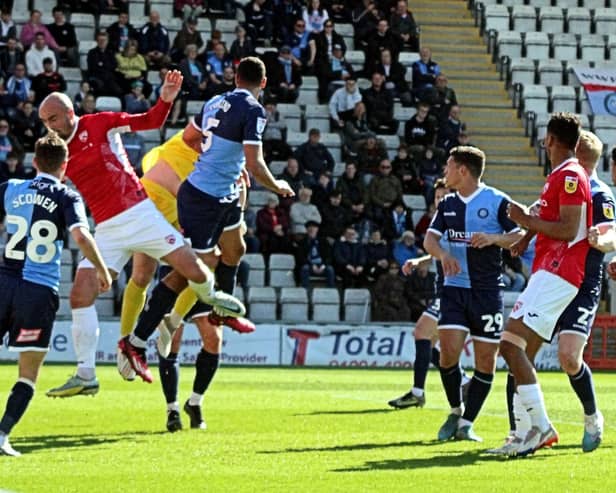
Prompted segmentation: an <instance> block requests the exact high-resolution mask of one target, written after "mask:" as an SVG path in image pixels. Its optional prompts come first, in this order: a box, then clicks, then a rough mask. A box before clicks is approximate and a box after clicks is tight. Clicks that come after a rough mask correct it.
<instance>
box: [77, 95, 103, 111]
mask: <svg viewBox="0 0 616 493" xmlns="http://www.w3.org/2000/svg"><path fill="white" fill-rule="evenodd" d="M94 113H98V110H97V109H96V98H95V97H94V94H92V93H91V92H90V93H88V94H86V95H85V97H84V98H83V100H82V101H81V108H79V110H77V109H76V110H75V114H76V115H77V116H83V115H92V114H94Z"/></svg>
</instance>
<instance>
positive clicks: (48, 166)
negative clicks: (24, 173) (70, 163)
mask: <svg viewBox="0 0 616 493" xmlns="http://www.w3.org/2000/svg"><path fill="white" fill-rule="evenodd" d="M67 158H68V147H67V146H66V142H64V141H63V140H62V139H61V138H60V136H59V135H58V134H57V133H56V132H52V131H49V132H48V133H47V135H45V136H43V137H41V138H40V139H38V140H37V141H36V143H35V144H34V161H35V163H36V167H37V169H38V170H39V171H42V172H43V173H54V172H56V171H58V169H60V166H61V165H62V163H64V162H65V161H66V160H67Z"/></svg>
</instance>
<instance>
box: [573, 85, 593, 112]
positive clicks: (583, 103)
mask: <svg viewBox="0 0 616 493" xmlns="http://www.w3.org/2000/svg"><path fill="white" fill-rule="evenodd" d="M577 106H578V108H579V109H580V113H582V114H584V115H590V114H592V109H591V108H590V103H589V102H588V98H587V97H586V91H584V89H583V88H581V87H580V88H579V90H578V91H577Z"/></svg>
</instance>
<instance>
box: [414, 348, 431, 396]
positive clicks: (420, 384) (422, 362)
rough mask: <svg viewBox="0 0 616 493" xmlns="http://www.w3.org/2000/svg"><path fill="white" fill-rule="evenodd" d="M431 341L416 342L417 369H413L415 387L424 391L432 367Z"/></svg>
mask: <svg viewBox="0 0 616 493" xmlns="http://www.w3.org/2000/svg"><path fill="white" fill-rule="evenodd" d="M431 346H432V341H430V339H419V340H415V368H414V369H413V387H415V388H416V389H423V388H424V387H425V386H426V377H427V376H428V367H429V366H430V352H431V351H430V347H431Z"/></svg>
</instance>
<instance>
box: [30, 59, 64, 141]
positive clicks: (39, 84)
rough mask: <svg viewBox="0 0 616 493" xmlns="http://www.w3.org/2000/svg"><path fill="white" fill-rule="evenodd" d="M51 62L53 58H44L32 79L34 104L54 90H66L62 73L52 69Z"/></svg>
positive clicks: (39, 102) (37, 103)
mask: <svg viewBox="0 0 616 493" xmlns="http://www.w3.org/2000/svg"><path fill="white" fill-rule="evenodd" d="M53 62H54V61H53V58H49V57H48V58H44V59H43V71H42V72H41V73H40V74H38V75H37V76H36V77H34V79H33V80H32V90H33V91H34V103H35V104H36V106H38V105H39V104H41V101H42V100H43V99H45V98H46V97H47V95H49V94H51V93H52V92H54V91H57V92H64V91H66V81H65V80H64V77H63V76H62V74H60V73H58V72H56V71H55V70H54V68H53ZM33 151H34V149H33Z"/></svg>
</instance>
